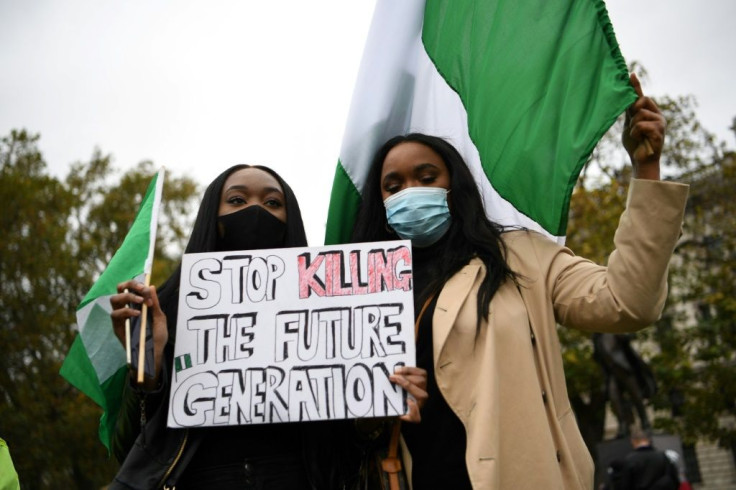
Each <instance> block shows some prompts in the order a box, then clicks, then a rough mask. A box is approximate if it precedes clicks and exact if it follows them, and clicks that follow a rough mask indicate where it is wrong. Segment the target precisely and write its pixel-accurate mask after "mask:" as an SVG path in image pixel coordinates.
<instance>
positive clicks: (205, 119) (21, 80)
mask: <svg viewBox="0 0 736 490" xmlns="http://www.w3.org/2000/svg"><path fill="white" fill-rule="evenodd" d="M396 1H400V0H396ZM373 6H374V1H373V0H332V1H327V0H314V1H311V2H307V1H303V0H294V1H245V0H240V1H229V0H216V1H207V2H205V1H198V2H194V1H182V0H178V1H176V2H174V1H169V2H164V1H159V0H146V1H143V0H133V1H126V2H121V1H101V0H100V1H81V0H0V134H2V135H7V134H8V133H9V131H10V130H11V129H12V128H26V129H28V130H30V131H32V132H37V133H40V134H41V141H40V148H41V150H42V152H43V154H44V156H45V159H46V161H47V162H48V164H49V166H50V168H51V170H52V172H54V173H55V174H57V175H64V174H65V173H66V171H67V169H68V166H69V164H70V163H72V162H74V161H80V160H88V159H89V157H90V156H91V154H92V151H93V149H94V148H95V147H99V148H100V149H101V150H102V151H103V152H104V153H111V154H112V155H113V156H114V161H115V163H116V165H117V166H119V167H121V168H128V167H131V166H133V165H135V164H136V163H138V162H139V161H141V160H146V159H150V160H153V161H154V162H155V163H156V164H157V165H165V166H166V167H167V168H168V169H170V170H171V171H173V172H176V173H179V174H182V173H187V174H189V175H191V176H192V177H193V178H195V179H196V180H197V181H199V182H200V183H201V184H202V185H205V184H207V183H208V182H209V181H210V180H211V179H212V178H214V177H215V176H216V175H217V174H218V173H219V172H220V171H222V170H223V169H225V168H226V167H228V166H229V165H231V164H234V163H260V164H265V165H269V166H271V167H273V168H274V169H276V170H277V171H278V172H280V173H281V174H282V175H283V176H284V178H285V179H286V180H287V181H288V182H289V183H290V184H292V186H293V187H294V189H295V192H296V193H297V196H298V197H299V198H300V202H301V205H302V211H303V214H304V217H305V223H306V226H307V231H308V237H309V240H310V244H311V245H321V244H322V242H323V235H324V221H325V218H326V213H327V204H328V201H329V192H330V187H331V183H332V176H333V173H334V169H335V164H336V162H337V158H338V153H339V149H340V141H341V139H342V133H343V128H344V125H345V119H346V117H347V111H348V108H349V104H350V98H351V94H352V90H353V83H354V81H355V77H356V74H357V69H358V64H359V62H360V57H361V54H362V50H363V43H364V41H365V36H366V33H367V31H368V27H369V23H370V19H371V16H372V12H373ZM608 10H609V13H610V16H611V20H612V22H613V26H614V29H615V31H616V34H617V37H618V40H619V43H620V45H621V51H622V53H623V55H624V57H625V58H626V59H627V61H632V60H637V61H639V62H641V63H642V64H643V65H644V66H645V67H646V68H647V70H648V71H649V82H648V83H647V84H646V85H645V87H644V89H645V92H648V93H651V94H653V95H657V94H667V95H672V96H674V95H684V94H693V95H695V97H696V98H697V100H698V102H699V104H700V108H699V110H698V115H699V117H700V120H701V122H702V123H703V124H704V125H705V127H706V128H707V129H708V130H710V131H712V132H714V133H716V134H717V136H718V137H719V138H721V139H723V140H725V141H726V142H727V144H728V145H729V147H731V148H733V147H734V146H736V145H735V144H734V135H733V132H732V131H731V130H729V129H728V128H729V126H731V124H732V120H733V118H734V116H736V90H734V88H733V87H734V86H736V77H735V76H734V75H735V72H736V63H735V62H734V60H736V29H734V28H733V22H734V19H736V2H735V1H734V0H609V2H608Z"/></svg>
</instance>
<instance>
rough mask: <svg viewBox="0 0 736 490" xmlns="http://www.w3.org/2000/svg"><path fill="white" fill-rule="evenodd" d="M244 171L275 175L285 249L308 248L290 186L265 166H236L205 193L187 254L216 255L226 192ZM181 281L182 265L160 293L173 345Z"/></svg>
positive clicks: (213, 182)
mask: <svg viewBox="0 0 736 490" xmlns="http://www.w3.org/2000/svg"><path fill="white" fill-rule="evenodd" d="M244 168H256V169H259V170H263V171H264V172H267V173H269V174H271V175H272V176H273V177H274V178H275V179H276V180H277V181H278V183H279V185H280V186H281V189H282V190H283V192H284V201H285V205H286V236H285V237H284V245H283V246H284V247H306V246H307V235H306V233H305V232H304V222H303V221H302V213H301V211H300V209H299V202H298V201H297V199H296V196H295V195H294V191H292V190H291V187H289V184H287V183H286V181H284V179H282V178H281V176H280V175H279V174H277V173H276V172H275V171H273V170H271V169H270V168H268V167H264V166H262V165H234V166H232V167H230V168H228V169H227V170H225V171H224V172H222V173H221V174H220V175H218V176H217V178H215V180H213V181H212V182H211V183H210V185H209V186H207V190H205V191H204V195H203V196H202V202H201V203H200V205H199V211H198V212H197V217H196V219H195V220H194V226H193V227H192V234H191V235H190V236H189V242H188V243H187V247H186V249H185V250H184V253H202V252H214V251H215V250H216V244H217V218H218V215H219V211H220V200H221V196H222V188H223V187H224V186H225V181H226V180H227V178H228V177H230V175H232V174H233V173H235V172H237V171H238V170H242V169H244ZM180 280H181V262H180V263H179V265H177V267H176V269H175V270H174V272H173V273H172V274H171V275H170V276H169V278H168V279H166V281H165V282H164V283H163V284H162V285H161V286H160V288H159V291H158V297H159V302H160V304H161V309H162V310H163V311H164V313H166V318H167V324H168V327H169V342H172V341H173V337H174V335H175V333H176V320H177V316H178V306H179V281H180Z"/></svg>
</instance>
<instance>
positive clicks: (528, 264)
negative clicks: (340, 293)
mask: <svg viewBox="0 0 736 490" xmlns="http://www.w3.org/2000/svg"><path fill="white" fill-rule="evenodd" d="M632 83H634V86H635V88H636V89H637V91H638V93H639V95H640V98H639V99H638V100H637V101H636V102H635V103H634V104H633V105H632V106H631V108H630V109H629V111H628V114H627V115H628V117H627V124H626V128H625V130H624V137H623V141H624V146H625V147H626V149H627V151H628V152H629V155H630V156H631V160H632V163H633V165H634V176H635V179H634V181H633V182H632V183H631V186H630V189H629V196H628V202H627V208H626V211H625V212H624V213H623V215H622V216H621V220H620V223H619V228H618V231H617V232H616V236H615V239H614V242H615V245H616V251H615V252H613V254H612V255H611V256H610V258H609V262H608V267H602V266H598V265H596V264H594V263H592V262H590V261H587V260H585V259H583V258H580V257H576V256H575V255H574V254H573V253H572V252H571V251H570V250H568V249H566V248H564V247H560V246H559V245H557V244H555V243H554V242H552V241H551V240H549V239H547V238H546V237H543V236H541V235H539V234H537V233H534V232H531V231H525V230H516V231H506V230H502V229H501V228H500V227H498V226H497V225H495V224H493V223H490V222H488V220H487V219H486V218H485V215H484V213H483V209H482V203H481V201H480V196H479V195H478V192H477V189H476V187H475V185H474V183H473V180H472V176H471V175H470V173H469V171H468V170H467V167H466V166H465V164H464V162H463V161H462V158H461V157H460V155H459V154H458V153H457V151H456V150H455V149H454V148H453V147H452V146H450V145H449V144H448V143H447V142H445V141H444V140H441V139H439V138H436V137H432V136H426V135H421V134H411V135H406V136H399V137H396V138H393V139H391V140H389V141H388V142H387V143H386V144H385V145H384V146H383V147H382V148H381V149H380V150H379V152H378V153H377V155H376V158H375V160H374V166H373V169H372V172H371V174H369V177H368V183H367V186H368V188H367V189H366V192H365V194H364V201H363V207H362V209H361V212H360V215H359V218H358V222H357V224H356V228H355V232H354V235H353V239H354V240H355V241H375V240H386V239H396V238H397V237H400V238H405V239H411V240H412V245H413V253H414V290H415V306H416V308H415V310H416V311H417V313H419V312H420V311H422V310H424V313H423V314H421V318H420V320H419V334H418V337H417V365H418V366H419V367H422V368H425V369H427V371H428V376H429V379H428V392H429V398H428V400H427V402H426V404H425V405H424V406H423V408H422V410H421V417H422V422H421V423H420V424H418V425H414V426H412V427H410V426H404V428H403V429H402V435H403V438H404V440H405V445H404V450H405V451H404V465H405V468H406V470H407V473H408V475H409V477H410V481H411V482H412V484H413V488H414V490H423V489H432V488H453V489H462V488H474V489H504V490H505V489H539V488H544V489H565V490H569V489H591V488H592V487H593V473H594V468H593V462H592V459H591V457H590V454H589V453H588V451H587V449H586V447H585V444H584V443H583V440H582V437H581V435H580V432H579V429H578V427H577V424H576V421H575V416H574V414H573V412H572V408H571V406H570V402H569V399H568V395H567V389H566V386H565V378H564V372H563V367H562V357H561V352H560V345H559V340H558V337H557V333H556V325H557V324H558V323H559V324H561V325H564V326H567V327H573V328H578V329H582V330H589V331H605V332H630V331H635V330H638V329H641V328H643V327H645V326H647V325H650V324H651V323H652V322H654V321H655V320H657V318H658V317H659V315H660V313H661V310H662V308H663V306H664V301H665V298H666V295H667V265H668V262H669V259H670V257H671V255H672V251H673V250H674V247H675V243H676V242H677V239H678V237H679V233H680V227H681V223H682V215H683V210H684V205H685V200H686V198H687V191H688V188H687V186H685V185H681V184H677V183H665V182H660V181H659V158H660V154H661V150H662V145H663V142H664V127H665V124H664V118H663V117H662V115H661V113H660V111H659V109H658V108H657V106H656V105H655V104H654V102H653V101H651V100H650V99H648V98H646V97H643V96H642V95H641V89H640V87H639V86H638V81H637V80H636V77H633V76H632ZM645 140H646V141H648V143H647V142H645ZM488 271H490V273H489V272H488Z"/></svg>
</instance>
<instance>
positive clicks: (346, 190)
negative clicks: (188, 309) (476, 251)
mask: <svg viewBox="0 0 736 490" xmlns="http://www.w3.org/2000/svg"><path fill="white" fill-rule="evenodd" d="M635 100H636V94H635V92H634V90H633V88H632V87H631V85H630V83H629V79H628V73H627V68H626V63H625V61H624V59H623V57H622V56H621V53H620V51H619V48H618V43H617V42H616V38H615V36H614V33H613V28H612V26H611V23H610V20H609V18H608V13H607V11H606V8H605V5H604V3H603V1H602V0H525V1H521V2H520V1H518V0H426V2H425V1H424V0H401V1H396V0H378V2H377V4H376V10H375V13H374V17H373V21H372V24H371V28H370V31H369V34H368V39H367V42H366V47H365V51H364V53H363V59H362V62H361V66H360V71H359V73H358V80H357V83H356V86H355V91H354V94H353V100H352V103H351V107H350V112H349V116H348V122H347V126H346V130H345V135H344V137H343V142H342V148H341V150H340V161H339V162H338V166H337V171H336V173H335V179H334V183H333V189H332V196H331V199H330V208H329V215H328V220H327V232H326V236H325V243H326V244H332V243H341V242H345V241H347V239H348V238H349V236H350V233H351V230H352V226H353V223H354V220H355V216H356V213H357V208H358V206H359V204H360V193H361V192H362V189H363V185H364V182H365V179H366V176H367V173H368V168H369V165H370V161H371V158H372V157H373V154H374V153H375V151H376V150H377V149H378V147H379V146H380V145H382V144H383V143H384V142H385V141H386V140H388V139H389V138H391V137H393V136H396V135H398V134H405V133H409V132H421V133H427V134H431V135H434V136H440V137H443V138H445V139H447V140H448V141H449V142H450V143H452V144H453V145H454V146H455V147H456V148H457V149H458V150H459V151H460V153H461V154H462V155H463V158H464V159H465V161H466V162H467V163H468V166H469V167H470V169H471V172H472V173H473V175H474V176H475V178H476V181H477V183H478V187H479V189H480V191H481V195H482V196H483V200H484V203H485V207H486V213H487V214H488V217H489V218H490V219H491V220H493V221H495V222H497V223H500V224H502V225H521V226H525V227H528V228H530V229H534V230H538V231H541V232H543V233H545V234H547V235H548V236H550V237H555V238H557V239H558V240H560V241H561V240H564V236H565V230H566V226H567V213H568V207H569V201H570V195H571V193H572V190H573V187H574V185H575V181H576V179H577V177H578V175H579V173H580V170H581V169H582V167H583V165H584V163H585V161H586V159H587V158H588V156H589V155H590V153H591V152H592V151H593V148H594V147H595V145H596V144H597V142H598V141H599V139H600V137H601V136H602V135H603V134H604V133H605V132H606V130H607V129H608V128H609V127H610V126H611V125H612V124H613V122H614V121H615V120H616V118H617V116H618V115H619V114H621V112H623V110H624V109H625V108H626V107H627V106H628V105H630V104H631V103H632V102H634V101H635Z"/></svg>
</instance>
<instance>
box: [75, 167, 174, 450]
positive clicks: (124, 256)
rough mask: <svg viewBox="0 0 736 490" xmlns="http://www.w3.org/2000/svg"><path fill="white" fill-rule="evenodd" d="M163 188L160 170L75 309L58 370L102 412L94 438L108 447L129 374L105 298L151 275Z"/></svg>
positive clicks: (107, 299) (108, 298)
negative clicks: (73, 330)
mask: <svg viewBox="0 0 736 490" xmlns="http://www.w3.org/2000/svg"><path fill="white" fill-rule="evenodd" d="M163 186H164V170H163V169H161V170H160V171H159V172H158V173H157V174H156V175H155V176H154V178H153V180H152V181H151V183H150V184H149V186H148V190H147V191H146V195H145V196H144V198H143V201H142V202H141V206H140V209H139V210H138V214H137V215H136V217H135V220H134V221H133V225H132V226H131V227H130V231H128V234H127V235H126V237H125V240H123V244H122V245H121V246H120V248H119V249H118V250H117V252H115V255H114V256H113V257H112V259H111V260H110V263H109V264H108V266H107V268H106V269H105V271H104V272H103V273H102V275H100V278H99V279H98V280H97V282H95V283H94V285H93V286H92V288H91V289H90V290H89V292H88V293H87V295H86V296H85V297H84V299H83V300H82V302H81V303H80V304H79V306H78V307H77V325H78V327H79V335H77V337H76V339H74V343H73V344H72V346H71V348H70V349H69V353H68V354H67V356H66V359H64V364H63V365H62V367H61V375H62V376H63V377H64V378H66V379H67V381H69V383H71V384H72V385H74V386H75V387H77V388H78V389H79V390H80V391H82V392H83V393H84V394H86V395H87V396H89V397H90V398H92V399H93V400H94V401H95V402H96V403H97V404H98V405H99V406H101V407H102V409H103V410H104V413H103V414H102V418H101V420H100V431H99V435H100V440H101V441H102V443H103V444H104V445H105V446H106V447H107V448H108V449H110V438H111V436H112V434H113V431H114V430H115V422H116V420H117V415H118V412H119V410H120V403H121V395H122V392H123V387H124V384H125V383H126V382H127V376H128V369H127V362H126V357H125V349H124V348H123V346H122V345H121V344H120V341H119V340H118V338H117V337H116V336H115V334H114V333H113V330H112V320H111V319H110V312H111V310H112V307H111V306H110V297H111V296H113V295H114V294H117V285H118V284H119V283H121V282H123V281H127V280H129V279H137V280H139V281H141V282H144V278H145V276H146V274H150V272H151V266H152V264H153V249H154V245H155V243H156V227H157V224H158V212H159V204H160V203H161V193H162V190H163Z"/></svg>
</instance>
